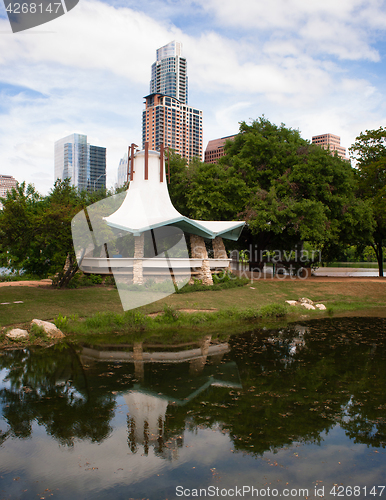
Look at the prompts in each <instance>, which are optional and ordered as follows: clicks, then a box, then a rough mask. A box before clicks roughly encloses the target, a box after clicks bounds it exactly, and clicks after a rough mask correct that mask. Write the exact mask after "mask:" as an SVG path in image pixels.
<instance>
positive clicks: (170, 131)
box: [142, 41, 202, 160]
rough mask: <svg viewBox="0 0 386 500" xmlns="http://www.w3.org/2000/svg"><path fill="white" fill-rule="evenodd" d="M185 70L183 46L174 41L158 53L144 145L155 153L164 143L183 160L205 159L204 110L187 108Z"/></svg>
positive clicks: (148, 99)
mask: <svg viewBox="0 0 386 500" xmlns="http://www.w3.org/2000/svg"><path fill="white" fill-rule="evenodd" d="M186 67H187V65H186V59H185V58H183V57H181V43H179V42H175V41H173V42H170V43H168V44H167V45H165V46H164V47H161V48H160V49H158V50H157V60H156V62H155V63H153V65H152V69H151V80H150V95H148V96H146V97H145V99H146V101H145V105H146V108H145V110H144V111H143V114H142V143H143V147H144V145H145V142H148V143H149V146H150V149H153V150H156V151H158V150H159V149H160V146H161V144H163V145H164V146H165V147H167V146H169V147H171V148H173V149H174V150H175V151H176V152H177V153H179V154H180V155H181V156H182V157H183V158H187V159H188V160H189V159H191V158H193V157H198V158H200V159H201V160H202V111H200V110H199V109H196V108H193V107H190V106H188V77H187V70H186Z"/></svg>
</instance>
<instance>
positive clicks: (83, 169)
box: [55, 134, 106, 192]
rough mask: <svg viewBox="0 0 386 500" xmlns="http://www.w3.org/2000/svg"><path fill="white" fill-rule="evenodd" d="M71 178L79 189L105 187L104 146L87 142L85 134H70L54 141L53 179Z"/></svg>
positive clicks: (92, 189) (90, 189)
mask: <svg viewBox="0 0 386 500" xmlns="http://www.w3.org/2000/svg"><path fill="white" fill-rule="evenodd" d="M67 178H69V179H71V184H72V185H73V186H76V187H77V188H78V189H79V191H83V190H86V191H89V192H91V191H98V189H101V188H105V187H106V148H102V147H99V146H92V145H90V144H88V143H87V135H83V134H71V135H69V136H67V137H64V138H63V139H60V140H58V141H56V142H55V180H56V179H62V180H64V179H67Z"/></svg>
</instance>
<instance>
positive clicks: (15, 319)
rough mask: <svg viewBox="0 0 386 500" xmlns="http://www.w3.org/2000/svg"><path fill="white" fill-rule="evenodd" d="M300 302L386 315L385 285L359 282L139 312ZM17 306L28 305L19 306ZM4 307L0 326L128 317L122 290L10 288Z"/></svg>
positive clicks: (174, 301)
mask: <svg viewBox="0 0 386 500" xmlns="http://www.w3.org/2000/svg"><path fill="white" fill-rule="evenodd" d="M300 297H307V298H309V299H311V300H313V301H314V302H321V303H323V304H325V305H326V307H327V308H328V309H329V313H330V314H332V313H334V314H341V313H345V312H349V311H358V310H364V309H371V310H372V311H374V312H373V313H372V314H374V315H378V314H379V315H385V314H386V280H384V281H383V280H379V281H367V280H362V281H360V280H358V281H356V280H354V279H345V280H342V281H339V282H329V281H317V280H312V279H310V280H284V281H279V280H277V281H276V280H260V281H255V282H254V283H253V284H251V285H247V286H243V287H241V288H232V289H227V290H220V291H205V292H193V293H185V294H173V295H170V296H168V297H166V298H165V299H163V300H161V301H158V302H155V303H153V304H149V305H147V306H143V307H141V308H139V310H140V311H141V312H142V313H143V314H150V313H155V312H160V311H163V309H164V307H165V305H167V306H171V307H173V308H174V309H194V310H208V309H215V310H224V309H231V308H233V309H238V310H241V309H248V308H254V309H259V308H261V307H262V306H265V305H268V304H273V303H278V304H284V302H285V300H296V299H298V298H300ZM17 301H22V302H23V303H21V304H15V303H14V302H17ZM3 302H9V304H5V305H0V327H5V326H9V325H21V324H25V323H27V322H30V321H31V320H32V319H34V318H38V319H42V320H52V319H54V318H56V317H57V316H58V315H59V314H61V315H62V316H67V317H70V316H72V315H78V316H79V318H85V317H90V316H93V315H94V314H96V313H98V312H107V311H109V312H114V313H122V312H123V309H122V306H121V303H120V299H119V295H118V292H117V290H116V289H115V288H107V287H98V286H94V287H90V288H78V289H71V290H57V289H54V288H43V287H37V288H32V287H23V286H13V287H11V286H5V287H0V304H1V303H3ZM297 309H298V308H297ZM294 312H295V311H294ZM310 313H312V314H315V315H320V314H323V315H325V314H326V313H325V312H323V313H320V312H315V313H314V312H313V311H311V312H309V311H306V310H303V309H302V315H304V314H310ZM291 316H293V314H292V315H291ZM295 316H296V315H295ZM294 319H296V318H294Z"/></svg>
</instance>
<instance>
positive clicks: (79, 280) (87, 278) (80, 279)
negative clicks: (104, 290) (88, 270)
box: [67, 272, 103, 288]
mask: <svg viewBox="0 0 386 500" xmlns="http://www.w3.org/2000/svg"><path fill="white" fill-rule="evenodd" d="M102 283H103V277H102V276H101V275H100V274H84V273H82V272H78V273H77V274H75V276H74V277H73V279H72V280H71V281H70V283H69V284H68V285H67V288H79V287H81V286H92V285H101V284H102Z"/></svg>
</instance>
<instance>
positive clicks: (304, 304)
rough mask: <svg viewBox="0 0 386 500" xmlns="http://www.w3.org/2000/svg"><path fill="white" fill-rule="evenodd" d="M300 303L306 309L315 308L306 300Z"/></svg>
mask: <svg viewBox="0 0 386 500" xmlns="http://www.w3.org/2000/svg"><path fill="white" fill-rule="evenodd" d="M300 305H301V306H303V307H305V308H306V309H315V306H313V305H312V304H309V303H308V302H301V303H300Z"/></svg>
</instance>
